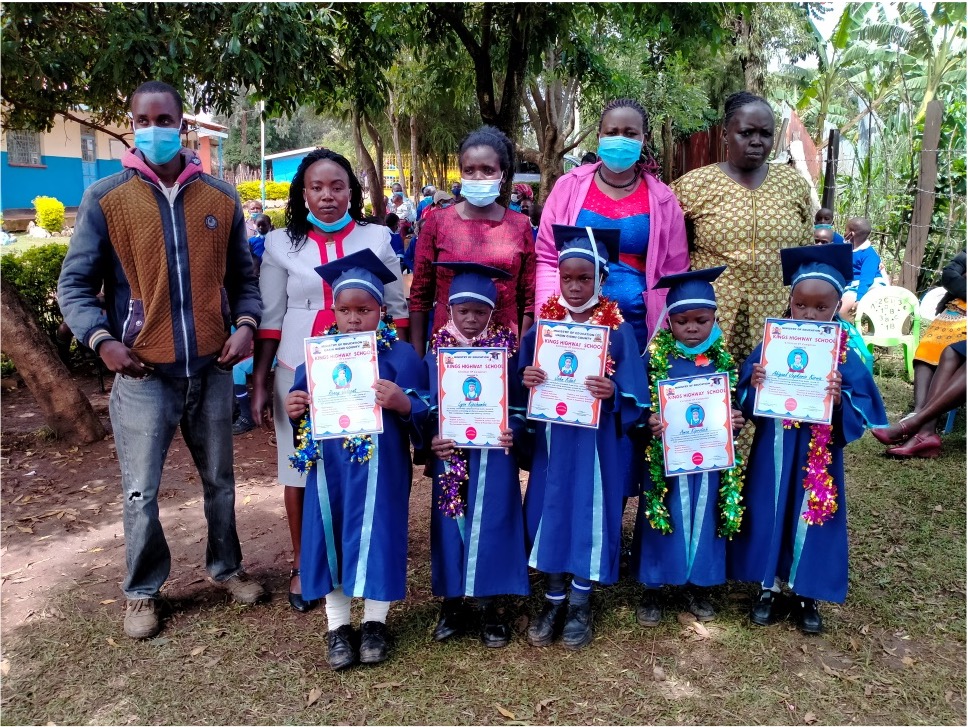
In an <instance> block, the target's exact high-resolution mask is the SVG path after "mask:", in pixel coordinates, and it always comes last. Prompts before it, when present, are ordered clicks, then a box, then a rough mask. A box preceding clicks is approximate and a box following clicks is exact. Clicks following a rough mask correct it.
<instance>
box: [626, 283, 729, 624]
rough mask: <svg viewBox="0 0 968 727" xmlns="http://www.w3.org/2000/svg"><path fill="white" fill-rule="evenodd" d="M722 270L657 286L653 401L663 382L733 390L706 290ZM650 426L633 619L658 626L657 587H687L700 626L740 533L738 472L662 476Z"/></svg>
mask: <svg viewBox="0 0 968 727" xmlns="http://www.w3.org/2000/svg"><path fill="white" fill-rule="evenodd" d="M725 269H726V268H725V266H724V267H718V268H710V269H708V270H696V271H693V272H688V273H680V274H678V275H668V276H666V277H664V278H661V279H660V280H659V281H658V282H657V283H656V287H657V288H669V294H668V296H667V297H666V311H667V313H668V321H669V328H663V329H660V330H659V331H657V332H656V335H655V336H654V337H653V339H652V341H651V342H650V343H649V346H648V348H647V349H646V353H645V354H644V355H643V358H644V359H645V360H646V361H647V364H646V368H647V370H648V373H649V387H650V394H651V395H652V396H653V397H655V396H657V393H656V389H657V384H658V382H659V381H661V380H663V379H678V378H683V377H688V376H699V375H708V374H715V373H717V372H719V373H723V374H726V375H727V376H728V377H729V378H730V381H731V383H732V384H735V382H736V378H737V371H736V365H735V363H734V362H733V357H732V356H731V355H730V353H729V351H728V350H727V349H726V342H725V340H724V339H723V332H722V330H721V329H720V327H719V324H718V323H717V322H716V294H715V292H714V291H713V286H712V282H713V281H714V280H715V279H716V278H717V277H719V275H720V273H722V272H723V270H725ZM731 388H732V387H731ZM653 402H655V400H654V399H653ZM743 423H744V420H743V415H742V413H741V412H740V411H739V409H735V408H734V409H733V410H732V425H733V429H734V432H735V431H737V430H739V429H741V428H742V426H743ZM649 426H650V428H651V430H652V434H653V436H654V437H655V438H654V439H653V440H652V443H651V444H650V446H649V449H648V457H647V461H646V463H645V465H646V466H645V478H644V479H645V482H646V484H645V487H644V489H643V493H642V495H641V497H640V498H639V510H638V514H637V515H636V519H635V534H634V536H633V540H632V562H631V566H632V573H633V574H634V576H635V578H636V579H637V580H638V581H639V582H640V583H642V584H643V585H645V587H646V591H645V595H644V597H643V599H642V602H641V603H640V604H639V606H638V608H636V611H635V616H636V619H637V620H638V622H639V623H640V624H641V625H642V626H658V624H659V621H660V620H661V618H662V603H661V600H660V598H659V595H660V593H661V592H660V590H659V588H660V587H661V586H663V585H675V586H681V585H686V584H689V585H690V586H692V587H691V588H688V589H686V591H685V596H686V604H687V607H688V609H689V610H690V611H691V612H692V613H693V614H694V615H695V616H696V618H697V619H699V620H700V621H711V620H712V619H713V618H714V617H715V615H716V611H715V610H714V609H713V606H712V604H711V603H710V602H709V599H708V597H707V596H706V595H705V592H704V587H707V586H715V585H719V584H721V583H725V582H726V538H727V537H731V536H732V534H733V533H734V532H735V531H736V529H737V528H738V527H739V519H740V514H741V511H742V509H741V507H740V506H739V500H740V494H739V493H740V489H741V486H742V485H741V475H740V467H739V466H737V467H734V468H732V469H731V470H727V471H724V472H703V473H701V474H686V475H679V476H676V477H668V478H666V477H665V476H664V471H663V469H664V465H663V450H662V440H661V437H662V424H661V421H660V419H659V415H658V413H657V412H653V413H652V415H651V416H650V417H649Z"/></svg>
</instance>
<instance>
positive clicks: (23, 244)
mask: <svg viewBox="0 0 968 727" xmlns="http://www.w3.org/2000/svg"><path fill="white" fill-rule="evenodd" d="M14 237H15V238H17V241H16V242H11V243H10V244H9V245H3V246H0V255H9V254H11V253H20V252H23V251H24V250H29V249H30V248H32V247H42V246H43V245H51V244H53V243H55V242H56V243H59V244H62V245H66V244H67V243H69V242H70V241H71V238H69V237H61V236H59V235H57V236H54V237H28V236H27V233H25V232H17V233H14Z"/></svg>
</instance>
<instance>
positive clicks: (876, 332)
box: [854, 285, 921, 381]
mask: <svg viewBox="0 0 968 727" xmlns="http://www.w3.org/2000/svg"><path fill="white" fill-rule="evenodd" d="M918 307H919V301H918V298H917V296H916V295H915V294H914V293H912V292H911V291H910V290H908V289H907V288H901V287H899V286H896V285H888V286H884V287H875V288H871V289H870V290H869V291H867V294H866V295H865V296H864V297H863V298H861V299H860V300H859V301H858V302H857V313H856V315H855V318H854V320H855V325H856V326H857V330H859V331H861V338H863V339H864V343H865V344H867V349H868V350H869V351H870V352H871V353H873V352H874V346H882V347H884V348H891V347H893V346H902V347H903V349H904V361H905V364H906V366H907V373H908V378H909V379H910V380H911V381H914V350H915V349H916V348H917V347H918V340H919V339H920V337H921V317H920V315H919V314H918ZM865 318H866V319H867V321H868V326H869V330H868V332H867V333H864V332H863V325H862V323H863V321H864V319H865ZM909 319H910V321H911V331H910V333H904V324H905V323H906V322H907V321H908V320H909Z"/></svg>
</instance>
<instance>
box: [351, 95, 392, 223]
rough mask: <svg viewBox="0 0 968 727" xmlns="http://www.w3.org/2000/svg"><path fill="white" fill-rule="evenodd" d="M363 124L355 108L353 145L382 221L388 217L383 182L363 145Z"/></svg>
mask: <svg viewBox="0 0 968 727" xmlns="http://www.w3.org/2000/svg"><path fill="white" fill-rule="evenodd" d="M362 123H363V122H362V121H361V120H360V112H359V111H358V110H357V109H356V108H355V107H354V109H353V123H352V126H353V143H354V144H355V145H356V156H357V160H358V162H359V164H360V166H361V167H363V169H364V170H365V171H366V178H367V180H368V182H369V188H370V204H371V205H372V206H373V214H374V215H376V217H377V218H378V219H381V220H382V219H383V218H384V217H385V216H386V209H387V203H386V198H385V197H384V196H383V180H381V179H380V175H379V174H378V173H377V170H376V165H375V164H374V163H373V157H371V156H370V152H369V150H368V149H367V148H366V144H364V143H363V132H362V131H360V125H361V124H362Z"/></svg>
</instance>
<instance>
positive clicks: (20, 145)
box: [7, 130, 43, 167]
mask: <svg viewBox="0 0 968 727" xmlns="http://www.w3.org/2000/svg"><path fill="white" fill-rule="evenodd" d="M7 163H9V164H20V165H23V166H30V167H39V166H43V162H42V161H41V159H40V134H37V133H35V132H33V131H15V130H10V131H7Z"/></svg>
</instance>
